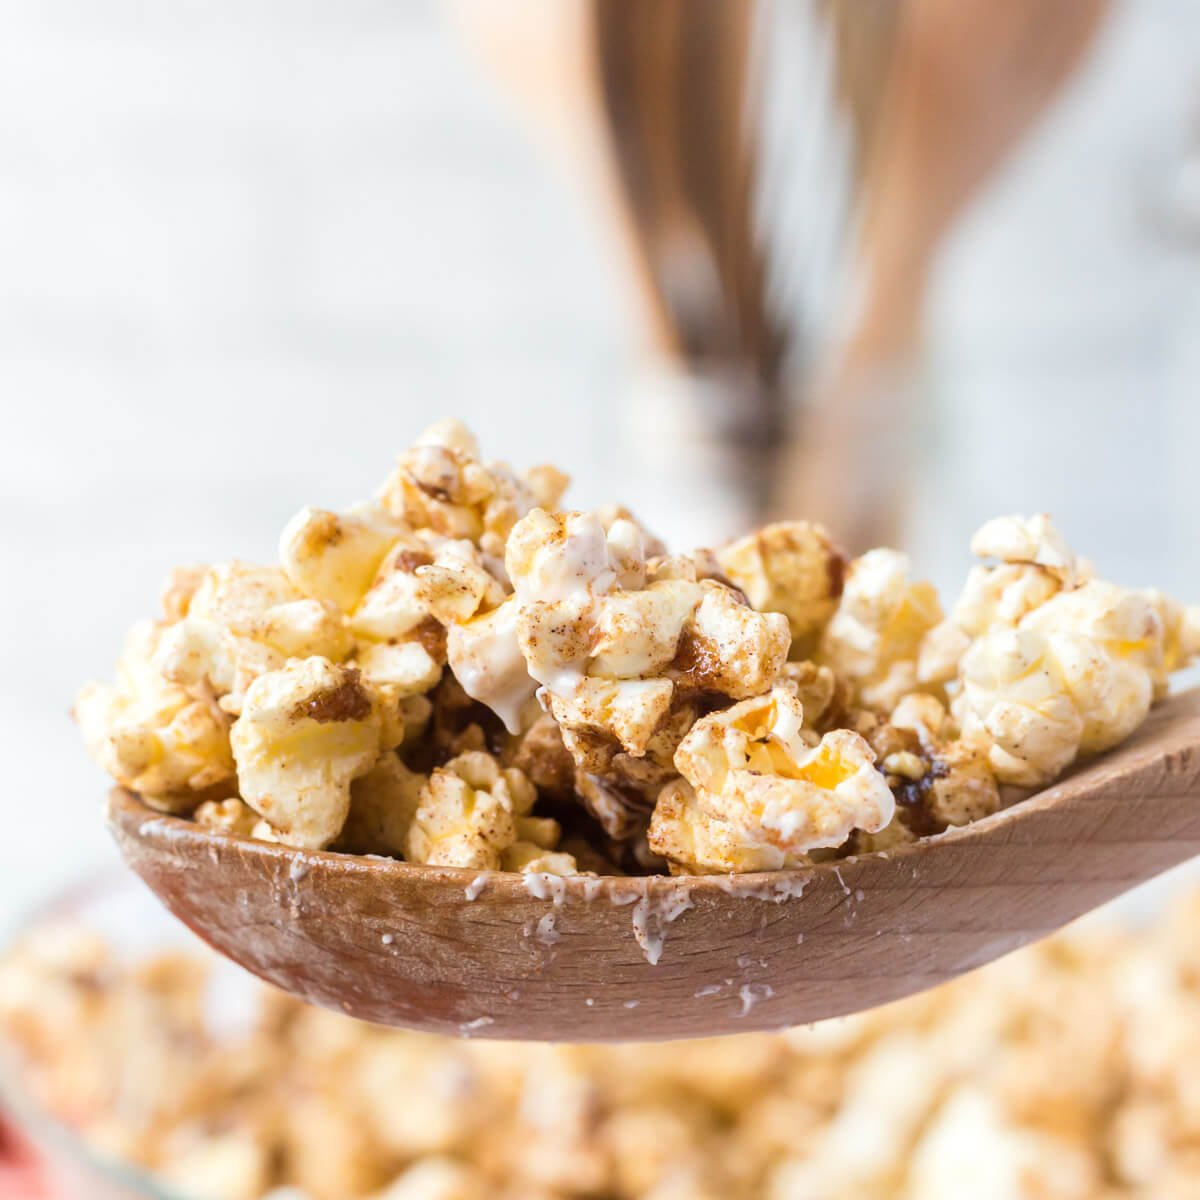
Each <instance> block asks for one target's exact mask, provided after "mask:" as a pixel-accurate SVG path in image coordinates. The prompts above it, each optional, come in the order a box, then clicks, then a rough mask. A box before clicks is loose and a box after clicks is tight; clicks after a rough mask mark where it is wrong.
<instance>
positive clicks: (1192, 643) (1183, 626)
mask: <svg viewBox="0 0 1200 1200" xmlns="http://www.w3.org/2000/svg"><path fill="white" fill-rule="evenodd" d="M1142 595H1144V596H1145V597H1146V599H1147V600H1148V601H1149V602H1150V605H1151V606H1152V607H1153V608H1154V610H1155V612H1156V613H1157V614H1158V619H1159V621H1160V623H1161V624H1162V630H1163V648H1162V662H1161V664H1159V665H1157V666H1152V667H1151V675H1152V677H1153V680H1154V698H1155V700H1161V699H1162V698H1163V697H1164V696H1165V695H1166V694H1167V689H1168V686H1169V677H1170V676H1171V675H1172V674H1173V673H1174V672H1175V671H1183V670H1185V669H1186V668H1188V667H1190V666H1191V665H1192V663H1193V662H1194V661H1195V660H1196V659H1197V658H1200V604H1189V605H1184V604H1180V603H1179V601H1178V600H1175V599H1173V598H1172V597H1170V596H1168V595H1166V594H1165V593H1163V592H1160V591H1159V590H1158V589H1157V588H1147V589H1145V590H1144V591H1143V593H1142Z"/></svg>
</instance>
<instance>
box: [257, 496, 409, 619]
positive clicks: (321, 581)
mask: <svg viewBox="0 0 1200 1200" xmlns="http://www.w3.org/2000/svg"><path fill="white" fill-rule="evenodd" d="M406 532H407V526H406V525H405V524H404V523H403V522H401V521H397V520H395V519H394V518H392V517H390V516H389V515H388V514H387V513H385V512H383V511H382V510H381V509H379V508H377V507H376V506H375V505H369V504H359V505H355V507H354V508H351V509H350V510H349V511H348V512H345V513H342V514H338V513H332V512H327V511H326V510H325V509H321V508H303V509H301V510H300V511H299V512H298V513H297V514H296V515H295V516H294V517H293V518H292V519H291V520H290V521H289V522H288V524H287V526H286V527H285V528H284V531H283V533H282V534H281V535H280V539H279V561H280V563H281V564H282V565H283V571H284V574H285V575H286V576H287V577H288V579H289V580H290V581H291V583H292V585H293V586H294V587H295V588H296V590H297V591H299V592H301V593H302V594H303V595H305V596H308V597H309V598H310V599H313V600H324V601H327V602H329V603H330V604H334V605H336V606H337V607H338V608H340V609H341V610H342V612H347V613H348V612H353V610H354V609H355V607H357V605H358V603H359V601H360V600H361V599H362V598H363V595H364V594H365V593H366V591H367V589H368V588H369V587H370V586H371V583H372V581H373V580H374V578H375V573H376V572H377V571H378V569H379V564H380V563H381V562H382V561H383V558H384V555H386V554H387V552H388V551H389V550H390V549H391V548H392V546H393V544H394V543H395V542H396V540H397V539H398V538H400V537H402V536H403V535H404V534H405V533H406Z"/></svg>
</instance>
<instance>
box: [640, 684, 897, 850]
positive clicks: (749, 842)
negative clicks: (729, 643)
mask: <svg viewBox="0 0 1200 1200" xmlns="http://www.w3.org/2000/svg"><path fill="white" fill-rule="evenodd" d="M803 721H804V712H803V709H802V708H801V707H800V704H799V702H798V701H797V700H796V697H795V696H794V695H793V694H792V692H791V691H789V690H787V689H786V688H778V687H777V688H775V689H773V690H772V691H771V692H770V693H768V694H767V695H765V696H761V697H758V698H756V699H752V700H745V701H742V702H741V703H740V704H735V705H734V706H733V707H732V708H728V709H726V710H724V711H723V712H717V713H713V714H712V715H711V716H708V717H702V718H701V719H700V720H699V721H697V722H696V724H695V725H694V726H693V727H692V729H691V731H690V732H689V733H688V735H687V736H686V737H685V738H684V739H683V741H682V742H681V743H680V746H679V750H678V751H677V752H676V755H675V765H676V766H677V767H678V769H679V773H680V774H681V775H682V776H683V778H684V779H685V780H687V782H688V784H689V785H691V788H692V789H694V793H695V796H694V801H695V802H694V804H693V805H689V804H688V798H687V797H686V795H685V796H683V797H680V795H679V789H675V791H674V793H673V795H672V801H671V803H672V804H673V805H674V806H675V811H676V812H677V813H678V812H680V811H682V813H683V819H685V820H686V816H687V813H688V811H689V810H690V811H695V810H696V809H699V810H700V811H702V812H704V813H706V814H707V815H709V816H711V817H713V818H716V819H717V820H718V821H720V822H722V823H723V824H722V825H721V826H719V827H714V826H713V825H712V823H711V822H708V823H701V824H700V826H699V827H698V831H697V836H696V841H697V848H698V849H706V848H707V846H705V845H701V843H711V844H713V845H715V847H716V848H717V850H718V852H719V853H721V854H722V855H725V854H727V851H726V849H725V846H724V840H725V835H726V830H727V829H729V830H734V831H736V836H737V837H739V838H740V840H741V842H742V843H743V844H744V845H745V846H747V847H749V848H752V849H754V850H756V851H759V852H760V855H759V857H760V861H764V862H766V863H769V864H772V865H770V866H764V867H762V868H760V869H775V868H779V867H784V866H788V865H792V864H795V863H797V862H801V861H804V859H803V856H804V855H806V854H808V853H809V852H810V851H812V850H817V849H821V848H825V847H836V846H840V845H841V844H842V843H843V842H845V841H846V839H847V838H848V837H849V836H850V834H851V832H852V831H853V830H854V829H856V828H857V829H863V830H866V831H867V832H869V833H871V832H877V831H878V830H880V829H882V828H883V827H884V826H885V825H887V823H888V822H889V821H890V820H891V818H892V814H893V811H894V807H895V802H894V800H893V797H892V793H891V791H890V790H889V788H888V786H887V783H886V782H885V780H884V778H883V776H882V775H881V774H880V773H879V771H877V770H876V769H875V765H874V762H875V755H874V753H873V752H872V750H871V748H870V746H869V745H868V744H867V743H866V742H865V741H864V740H863V739H862V738H861V737H860V736H859V735H858V734H855V733H851V732H850V731H849V730H833V731H832V732H830V733H827V734H826V735H825V736H824V737H822V738H820V739H818V738H817V735H816V734H814V733H812V732H811V731H809V730H805V729H804V728H803ZM669 786H670V785H669ZM662 803H663V797H662V796H660V797H659V804H660V805H661V804H662ZM656 813H657V809H656ZM677 841H678V839H677V838H671V837H667V836H664V825H663V822H662V821H657V820H656V819H654V818H652V819H651V824H650V846H651V848H652V849H653V850H655V852H656V853H659V854H662V855H663V856H664V857H668V858H672V861H674V862H676V863H678V864H679V865H683V866H689V865H696V866H699V867H702V868H706V869H712V868H713V866H714V864H713V863H712V862H709V861H702V860H701V861H695V862H693V863H689V862H687V861H686V860H680V859H678V858H674V857H672V854H670V853H668V851H675V852H676V853H677V852H678V846H677V844H675V843H676V842H677Z"/></svg>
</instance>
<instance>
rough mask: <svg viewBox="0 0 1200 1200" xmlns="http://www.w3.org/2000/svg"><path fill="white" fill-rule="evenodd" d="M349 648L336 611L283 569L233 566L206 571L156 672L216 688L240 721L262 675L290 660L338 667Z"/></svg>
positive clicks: (170, 631) (165, 637)
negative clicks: (295, 582)
mask: <svg viewBox="0 0 1200 1200" xmlns="http://www.w3.org/2000/svg"><path fill="white" fill-rule="evenodd" d="M350 645H351V643H350V636H349V633H348V632H347V630H346V628H345V624H344V621H343V618H342V617H341V615H340V614H339V613H338V611H337V610H336V609H335V608H333V607H332V606H331V605H328V604H326V603H323V602H321V601H319V600H312V599H306V598H304V597H303V596H302V595H301V593H300V592H299V591H298V590H297V589H296V588H294V587H293V585H292V583H291V582H290V580H289V579H288V578H287V576H286V575H285V574H284V572H283V571H282V570H281V569H280V568H278V567H259V566H253V565H251V564H249V563H243V562H236V561H235V562H229V563H223V564H221V565H219V566H214V567H209V568H208V569H207V570H206V571H205V573H204V575H203V578H202V579H201V581H200V583H199V585H198V586H197V587H196V590H195V591H194V593H193V594H192V596H191V599H190V601H189V602H188V605H187V615H186V616H185V617H183V619H182V620H180V621H178V622H177V623H176V624H174V625H170V626H167V627H166V629H165V630H164V631H163V634H162V637H161V639H160V643H159V645H158V648H157V651H156V653H155V658H154V666H155V667H156V669H157V670H158V671H160V672H161V673H162V675H163V676H164V677H165V678H166V679H168V680H170V681H171V682H172V683H177V684H179V685H180V686H182V687H187V688H193V689H194V688H196V687H205V688H209V689H211V691H212V692H213V694H214V695H216V696H217V697H218V699H219V701H220V704H221V707H222V708H223V709H224V710H225V711H226V712H229V713H233V714H235V715H236V714H237V713H239V712H240V711H241V707H242V701H243V697H244V695H245V692H246V689H247V688H248V687H249V686H250V684H251V683H253V681H254V680H255V679H257V678H258V677H259V676H260V675H262V674H264V673H265V672H267V671H274V670H277V669H279V668H280V667H282V666H283V665H284V664H285V663H286V662H287V660H288V659H289V658H308V657H311V656H314V655H320V656H321V657H324V658H328V659H330V660H331V661H334V662H338V661H341V660H342V659H344V658H345V657H346V655H347V654H348V653H349V652H350Z"/></svg>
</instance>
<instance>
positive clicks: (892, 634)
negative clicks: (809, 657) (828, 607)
mask: <svg viewBox="0 0 1200 1200" xmlns="http://www.w3.org/2000/svg"><path fill="white" fill-rule="evenodd" d="M941 619H942V607H941V605H940V604H939V602H938V598H937V592H936V591H935V590H934V588H933V585H932V584H930V583H925V582H923V581H922V582H916V583H914V582H912V581H911V580H910V579H909V563H908V557H907V556H906V555H904V554H900V553H898V552H897V551H895V550H869V551H867V553H866V554H864V555H863V556H862V557H861V558H856V559H855V560H854V561H853V562H852V563H851V564H850V566H849V568H848V569H847V572H846V580H845V585H844V587H843V590H842V597H841V600H840V602H839V603H838V607H837V611H836V612H835V613H834V614H833V616H832V617H831V618H830V621H829V624H828V625H827V626H826V627H825V631H824V634H823V636H822V638H821V645H820V652H819V656H818V657H819V661H820V662H822V663H824V664H826V665H827V666H829V667H831V668H832V669H833V671H834V672H835V673H836V675H837V676H838V678H839V679H842V680H845V681H846V683H848V684H849V685H850V687H851V688H852V690H853V692H854V697H855V701H856V703H858V704H861V705H863V706H864V707H866V708H871V709H876V710H879V711H881V712H888V711H890V710H891V709H892V708H893V707H894V706H895V704H896V702H897V701H898V700H899V699H900V698H901V697H902V696H904V695H906V694H907V693H908V692H911V691H914V690H916V689H917V688H918V686H919V682H920V681H919V679H918V660H919V658H920V654H921V647H922V643H923V641H924V639H925V637H926V635H927V634H928V633H929V632H930V630H932V629H933V628H934V627H935V626H936V625H937V624H938V622H940V621H941Z"/></svg>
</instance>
